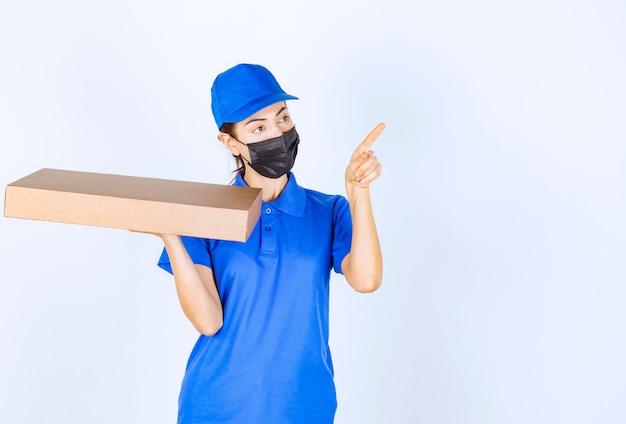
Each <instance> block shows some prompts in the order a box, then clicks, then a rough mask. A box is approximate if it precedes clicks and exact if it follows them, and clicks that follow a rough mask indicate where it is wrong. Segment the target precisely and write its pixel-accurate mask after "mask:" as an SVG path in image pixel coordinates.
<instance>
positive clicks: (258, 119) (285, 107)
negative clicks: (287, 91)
mask: <svg viewBox="0 0 626 424" xmlns="http://www.w3.org/2000/svg"><path fill="white" fill-rule="evenodd" d="M285 109H287V106H283V107H282V108H280V110H279V111H278V112H276V116H278V115H280V114H281V113H283V111H284V110H285ZM266 120H267V119H266V118H254V119H250V120H249V121H248V122H246V123H245V124H243V125H244V126H246V125H248V124H250V123H252V122H256V121H266Z"/></svg>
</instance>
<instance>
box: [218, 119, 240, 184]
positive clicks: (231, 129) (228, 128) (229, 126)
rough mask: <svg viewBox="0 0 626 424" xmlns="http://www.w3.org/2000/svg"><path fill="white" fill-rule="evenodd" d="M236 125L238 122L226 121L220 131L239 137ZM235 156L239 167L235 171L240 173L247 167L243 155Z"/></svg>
mask: <svg viewBox="0 0 626 424" xmlns="http://www.w3.org/2000/svg"><path fill="white" fill-rule="evenodd" d="M235 125H236V124H234V123H231V122H225V123H224V124H223V125H222V127H221V128H220V132H223V133H226V134H228V135H229V136H231V137H233V138H237V133H236V132H235ZM233 157H234V158H235V165H236V166H237V169H235V170H234V171H233V173H239V172H241V171H243V170H244V169H245V168H244V165H243V159H242V158H241V156H235V155H233Z"/></svg>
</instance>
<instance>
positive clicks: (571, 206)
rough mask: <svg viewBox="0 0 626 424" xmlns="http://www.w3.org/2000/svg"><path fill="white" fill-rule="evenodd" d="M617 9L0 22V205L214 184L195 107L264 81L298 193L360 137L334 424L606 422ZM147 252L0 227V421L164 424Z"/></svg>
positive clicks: (619, 64)
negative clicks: (242, 80)
mask: <svg viewBox="0 0 626 424" xmlns="http://www.w3.org/2000/svg"><path fill="white" fill-rule="evenodd" d="M625 28H626V6H625V3H624V2H621V1H617V0H615V1H602V0H600V1H598V0H594V1H590V0H587V1H585V0H581V1H557V0H542V1H539V0H530V1H508V2H500V1H486V0H479V1H474V2H465V1H460V0H448V1H437V2H432V1H429V2H425V1H407V0H387V1H384V2H380V1H376V2H373V1H367V0H364V1H359V2H356V1H347V2H341V1H337V0H335V1H327V0H317V1H315V2H301V3H290V2H284V1H283V2H278V1H265V2H258V1H223V2H210V1H197V0H195V1H191V0H187V1H178V2H165V1H139V0H136V1H119V0H114V1H108V2H84V1H67V0H60V1H55V2H47V1H31V2H19V1H11V2H10V1H3V2H2V5H1V6H0V146H1V147H0V183H2V185H6V184H9V183H10V182H12V181H15V180H17V179H19V178H21V177H23V176H25V175H27V174H29V173H31V172H33V171H35V170H38V169H40V168H42V167H49V168H61V169H73V170H82V171H91V172H107V173H118V174H125V175H138V176H146V177H156V178H171V179H179V180H191V181H203V182H213V183H228V182H229V180H230V177H231V175H230V170H231V168H232V167H233V163H232V162H231V161H230V159H229V155H228V153H227V152H226V151H225V149H223V148H222V147H221V146H220V145H219V143H218V141H217V138H216V134H217V130H216V128H215V124H214V122H213V120H212V117H211V114H210V86H211V83H212V81H213V78H214V77H215V76H216V75H217V74H218V73H219V72H221V71H223V70H224V69H226V68H228V67H230V66H232V65H234V64H236V63H240V62H250V63H261V64H264V65H265V66H267V67H268V68H270V69H271V70H272V71H273V72H274V74H275V75H276V76H277V78H278V79H279V81H280V83H281V85H282V86H283V88H285V90H287V91H288V92H290V93H293V94H295V95H297V96H299V97H300V100H299V101H293V102H290V108H291V112H292V114H293V117H294V119H295V121H296V123H297V125H298V131H299V133H300V135H301V138H302V144H301V148H300V153H299V157H298V161H297V163H296V167H295V169H294V171H295V172H296V174H297V176H298V181H299V182H300V183H301V184H302V185H305V186H307V187H311V188H316V189H319V190H322V191H326V192H343V181H342V178H343V169H344V166H345V164H346V163H347V160H348V157H349V155H350V153H351V152H352V150H353V148H354V147H355V146H356V145H357V144H358V143H359V142H360V141H361V140H362V139H363V137H364V136H365V135H366V134H367V133H368V132H369V130H370V129H371V128H372V127H373V126H374V125H375V124H376V123H377V122H379V121H384V122H385V123H386V124H387V129H386V130H385V132H384V133H383V134H382V135H381V137H380V138H379V140H378V141H377V143H376V144H375V150H376V154H377V156H378V157H379V158H380V160H381V161H382V162H383V164H384V172H383V176H382V177H381V178H380V179H379V180H378V181H377V182H376V184H375V186H373V188H372V191H373V198H374V202H375V213H376V216H377V222H378V226H379V232H380V237H381V240H382V244H383V249H384V255H385V276H384V282H383V287H382V288H381V289H380V290H379V291H377V292H375V293H374V294H368V295H361V294H357V293H355V292H353V291H351V290H350V289H349V288H348V287H347V285H346V284H345V282H344V281H343V279H342V278H340V277H338V276H334V277H333V280H332V295H331V297H332V298H331V302H332V316H331V332H332V334H331V338H332V340H331V343H332V346H331V347H332V349H333V353H334V359H335V368H336V382H337V387H338V396H339V409H338V412H337V420H336V421H337V423H343V424H353V423H429V424H436V423H480V424H485V423H494V424H495V423H550V424H553V423H624V422H626V403H625V402H624V399H625V398H626V359H625V358H626V342H625V339H626V310H625V308H624V305H625V304H626V288H625V287H624V283H625V282H626V260H625V259H626V258H625V254H626V241H625V236H626V221H625V216H626V195H625V189H624V180H625V177H626V124H625V123H626V119H625V118H626V100H625V99H626V84H625V82H624V81H625V78H624V75H626V30H625ZM160 251H161V243H160V240H159V239H157V238H156V237H153V236H148V235H142V234H135V233H130V232H125V231H123V230H113V229H104V228H95V227H85V226H76V225H68V224H56V223H45V222H37V221H27V220H17V219H8V218H2V219H0V261H1V262H0V264H1V267H0V273H1V274H0V422H2V423H172V422H174V421H175V415H176V401H177V396H178V389H179V385H180V379H181V377H182V374H183V370H184V366H185V362H186V359H187V356H188V354H189V351H190V349H191V347H192V345H193V343H194V341H195V338H196V333H195V332H194V330H193V329H192V328H191V325H190V324H189V323H188V322H187V321H186V320H185V318H184V317H183V315H182V312H181V311H180V308H179V306H178V303H177V299H176V295H175V292H174V287H173V284H172V281H171V277H170V276H169V275H168V274H166V273H165V272H163V271H161V270H160V269H158V268H157V267H156V260H157V258H158V255H159V254H160Z"/></svg>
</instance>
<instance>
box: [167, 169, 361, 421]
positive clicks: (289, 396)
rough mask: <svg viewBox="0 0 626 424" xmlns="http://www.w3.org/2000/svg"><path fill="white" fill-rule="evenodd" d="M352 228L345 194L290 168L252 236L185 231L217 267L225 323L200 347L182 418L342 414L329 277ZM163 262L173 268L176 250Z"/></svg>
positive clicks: (187, 240)
mask: <svg viewBox="0 0 626 424" xmlns="http://www.w3.org/2000/svg"><path fill="white" fill-rule="evenodd" d="M234 185H239V186H245V182H244V181H243V179H242V178H241V176H237V178H236V179H235V182H234ZM351 232H352V227H351V220H350V210H349V207H348V203H347V201H346V199H345V198H344V197H342V196H332V195H327V194H323V193H319V192H316V191H313V190H308V189H304V188H302V187H301V186H299V185H298V184H297V182H296V179H295V176H294V175H293V174H289V180H288V182H287V185H286V186H285V189H284V190H283V192H282V194H281V196H280V197H279V198H278V199H276V200H274V201H272V202H269V203H265V202H263V204H262V209H261V217H260V219H259V221H258V222H257V225H256V226H255V228H254V230H253V231H252V233H251V235H250V237H249V238H248V240H247V241H246V242H245V243H242V242H233V241H225V240H207V239H199V238H193V237H182V240H183V243H184V244H185V247H186V248H187V251H188V252H189V255H190V257H191V259H192V261H193V262H194V263H196V264H202V265H205V266H207V267H209V268H211V269H212V270H213V275H214V277H215V281H216V284H217V286H218V290H219V292H220V298H221V300H222V304H223V309H224V324H223V326H222V329H221V330H220V331H219V332H218V333H217V334H215V335H214V336H211V337H207V336H202V335H201V336H200V338H199V339H198V342H197V344H196V346H195V347H194V349H193V351H192V353H191V356H190V358H189V363H188V366H187V371H186V374H185V378H184V380H183V385H182V389H181V395H180V414H181V417H182V418H181V423H186V422H190V423H191V422H202V420H206V421H208V420H210V419H212V420H215V421H219V420H228V422H233V423H239V422H241V423H250V422H297V423H303V424H305V423H316V424H319V423H331V422H332V420H333V416H334V412H335V408H336V397H335V388H334V383H333V367H332V360H331V356H330V350H329V347H328V303H329V302H328V300H329V279H330V270H331V269H334V270H335V271H336V272H341V261H342V260H343V258H344V257H345V255H346V254H347V253H348V252H349V250H350V240H351ZM159 265H160V266H161V267H163V268H164V269H166V270H168V271H169V272H171V266H170V264H169V258H168V257H167V252H165V251H164V252H163V254H162V256H161V259H160V261H159Z"/></svg>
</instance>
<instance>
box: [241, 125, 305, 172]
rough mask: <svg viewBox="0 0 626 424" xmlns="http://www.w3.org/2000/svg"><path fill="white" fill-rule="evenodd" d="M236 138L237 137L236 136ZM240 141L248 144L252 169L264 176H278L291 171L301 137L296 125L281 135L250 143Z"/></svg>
mask: <svg viewBox="0 0 626 424" xmlns="http://www.w3.org/2000/svg"><path fill="white" fill-rule="evenodd" d="M233 138H234V137H233ZM235 140H237V139H236V138H235ZM237 141H239V140H237ZM239 142H240V143H241V144H243V145H245V146H248V151H249V152H250V162H248V165H250V166H251V167H252V169H254V170H255V171H256V172H258V173H259V174H261V175H263V176H264V177H267V178H278V177H282V176H283V175H285V174H286V173H287V172H289V171H291V168H292V167H293V164H294V162H295V161H296V155H297V154H298V144H299V143H300V137H299V136H298V133H297V132H296V127H293V128H292V129H290V130H289V131H287V132H286V133H285V134H283V135H281V136H280V137H275V138H270V139H268V140H263V141H259V142H257V143H249V144H246V143H244V142H243V141H239ZM242 157H243V156H242ZM244 159H245V158H244ZM246 162H247V160H246Z"/></svg>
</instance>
